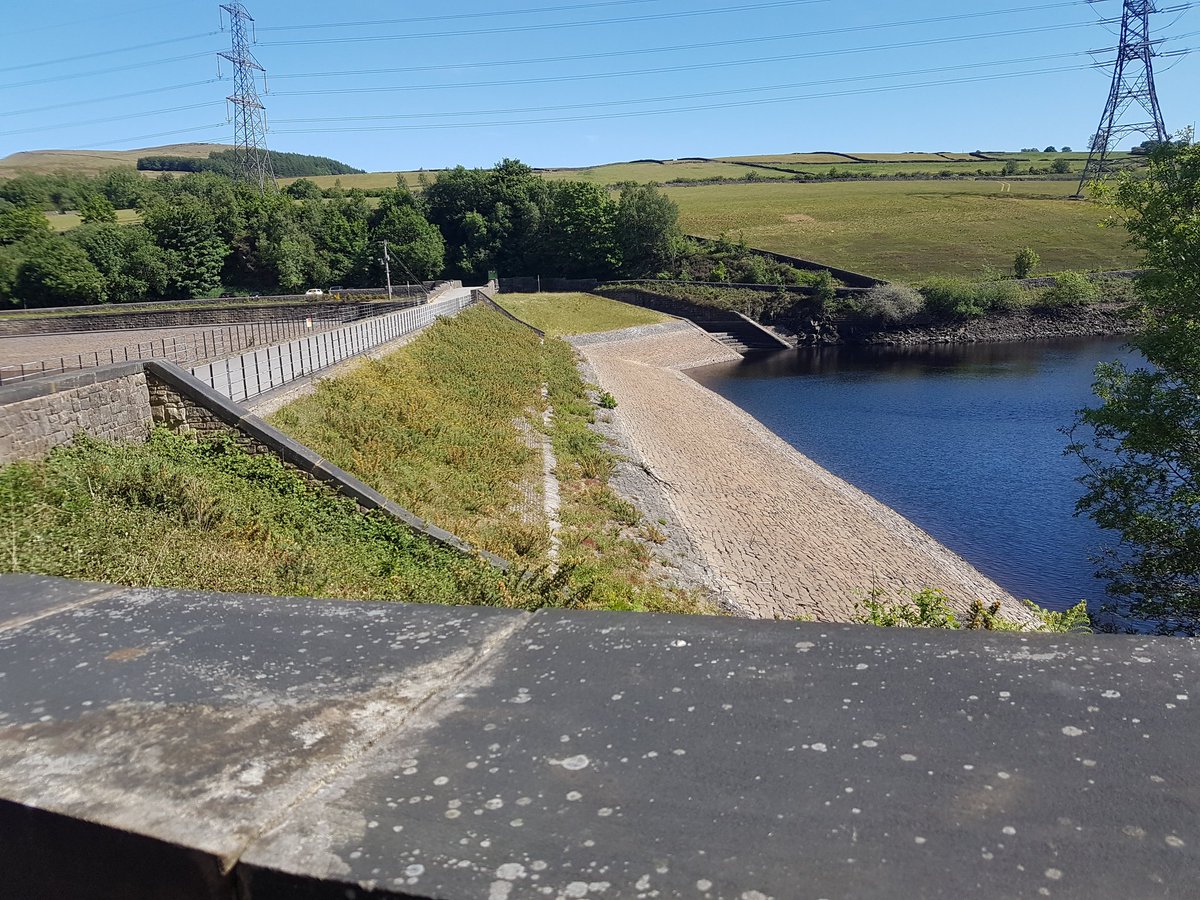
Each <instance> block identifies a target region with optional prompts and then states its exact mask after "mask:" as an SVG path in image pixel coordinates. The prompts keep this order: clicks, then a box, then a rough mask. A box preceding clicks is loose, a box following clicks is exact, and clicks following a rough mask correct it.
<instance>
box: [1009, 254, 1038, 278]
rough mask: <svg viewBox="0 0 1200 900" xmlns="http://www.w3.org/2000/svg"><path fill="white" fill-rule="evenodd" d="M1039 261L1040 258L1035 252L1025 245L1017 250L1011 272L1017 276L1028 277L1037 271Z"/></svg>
mask: <svg viewBox="0 0 1200 900" xmlns="http://www.w3.org/2000/svg"><path fill="white" fill-rule="evenodd" d="M1041 263H1042V258H1041V257H1040V256H1038V255H1037V252H1036V251H1035V250H1034V249H1033V248H1032V247H1025V248H1023V249H1021V250H1019V251H1018V252H1017V257H1016V259H1014V260H1013V272H1015V273H1016V276H1017V277H1018V278H1028V277H1029V276H1030V275H1032V274H1033V273H1034V272H1036V271H1037V267H1038V266H1039V265H1041Z"/></svg>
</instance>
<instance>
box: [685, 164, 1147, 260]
mask: <svg viewBox="0 0 1200 900" xmlns="http://www.w3.org/2000/svg"><path fill="white" fill-rule="evenodd" d="M1074 191H1075V186H1074V184H1072V183H1069V182H1044V181H1032V182H1031V181H1013V182H1009V183H1004V182H998V181H946V182H943V181H882V182H840V183H836V182H835V183H825V184H738V185H710V186H703V187H686V188H671V189H668V193H669V194H670V196H671V198H672V199H673V200H674V201H675V202H676V203H678V204H679V209H680V218H681V223H682V225H683V227H684V230H686V231H688V232H689V233H691V234H697V235H701V236H703V237H716V236H718V235H720V234H722V233H728V234H730V235H731V236H733V237H735V238H736V237H739V236H741V237H743V238H744V239H745V241H746V243H747V244H749V245H750V246H751V247H757V248H759V249H763V250H772V251H775V252H777V253H786V254H788V255H791V256H800V257H804V258H807V259H814V260H819V261H820V262H823V263H828V264H830V265H835V266H840V267H843V268H848V269H852V270H855V271H860V272H865V273H867V274H870V275H877V276H880V277H883V278H889V279H896V280H902V281H914V280H919V279H921V278H923V277H925V276H928V275H933V274H961V275H978V274H980V272H981V271H982V270H983V269H984V267H985V266H993V267H996V268H1000V269H1008V268H1009V267H1011V265H1012V260H1013V256H1014V255H1015V254H1016V252H1017V251H1018V250H1019V249H1021V248H1022V247H1026V246H1028V247H1032V248H1033V249H1034V250H1036V251H1037V252H1038V254H1039V255H1040V256H1041V258H1042V268H1043V270H1045V271H1059V270H1067V269H1101V270H1103V269H1121V268H1128V267H1130V266H1133V265H1135V264H1136V262H1137V255H1136V254H1135V253H1134V252H1133V251H1132V250H1131V249H1130V248H1129V247H1128V246H1127V243H1126V235H1125V231H1124V230H1123V229H1120V228H1102V227H1100V226H1101V222H1102V221H1103V220H1104V219H1105V217H1106V215H1107V213H1106V211H1105V210H1104V209H1103V208H1101V207H1099V206H1097V205H1095V204H1093V203H1090V202H1080V201H1075V200H1070V199H1068V198H1069V197H1070V195H1071V194H1073V193H1074Z"/></svg>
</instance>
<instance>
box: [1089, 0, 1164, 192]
mask: <svg viewBox="0 0 1200 900" xmlns="http://www.w3.org/2000/svg"><path fill="white" fill-rule="evenodd" d="M1156 12H1158V9H1157V8H1156V7H1155V5H1154V0H1124V11H1123V12H1122V14H1121V45H1120V47H1119V48H1118V49H1117V60H1116V64H1115V65H1114V67H1113V80H1112V88H1111V90H1109V92H1108V103H1107V105H1106V106H1105V107H1104V115H1103V116H1101V117H1100V126H1099V127H1098V128H1097V129H1096V136H1095V137H1094V138H1093V139H1092V146H1091V148H1090V149H1091V155H1090V156H1089V157H1088V162H1087V166H1086V167H1085V168H1084V170H1083V177H1082V178H1081V179H1080V181H1079V195H1080V196H1082V195H1083V192H1084V188H1086V187H1087V185H1088V183H1089V182H1092V181H1094V180H1096V179H1097V178H1100V177H1102V176H1104V175H1107V174H1108V173H1109V172H1111V171H1112V170H1113V164H1112V154H1113V152H1114V151H1115V150H1116V149H1117V146H1118V145H1119V144H1120V142H1121V140H1122V138H1126V137H1128V136H1129V135H1131V134H1144V135H1145V136H1146V137H1147V138H1149V139H1150V140H1152V141H1158V142H1159V143H1163V142H1165V141H1166V140H1167V127H1166V125H1165V124H1164V123H1163V115H1162V109H1161V108H1160V107H1159V105H1158V92H1157V91H1156V90H1155V88H1154V57H1155V55H1156V54H1155V51H1154V42H1153V41H1152V40H1151V39H1150V16H1151V15H1153V14H1154V13H1156ZM1133 108H1137V109H1138V110H1139V112H1144V113H1145V118H1143V116H1142V115H1140V114H1139V115H1137V116H1133V117H1131V116H1129V115H1128V113H1129V112H1130V110H1131V109H1133ZM1126 119H1131V120H1130V121H1126Z"/></svg>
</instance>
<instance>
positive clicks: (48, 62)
mask: <svg viewBox="0 0 1200 900" xmlns="http://www.w3.org/2000/svg"><path fill="white" fill-rule="evenodd" d="M217 34H220V32H219V31H206V32H204V33H203V34H189V35H186V36H185V37H177V38H167V39H166V40H162V41H151V42H150V43H148V44H133V45H131V46H129V47H116V48H114V49H112V50H97V51H96V52H95V53H80V54H78V55H76V56H63V57H59V58H58V59H41V60H38V61H37V62H30V63H23V64H22V65H19V66H8V67H7V68H4V69H0V72H16V71H19V70H22V69H32V68H34V67H36V66H61V65H62V64H63V63H69V62H76V61H78V60H81V59H95V58H96V57H98V56H112V55H114V54H117V53H131V52H132V51H134V50H149V49H150V48H152V47H164V46H166V45H167V44H182V43H184V42H185V41H197V40H199V39H200V38H208V37H213V36H214V35H217Z"/></svg>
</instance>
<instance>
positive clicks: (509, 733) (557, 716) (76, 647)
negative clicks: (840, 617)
mask: <svg viewBox="0 0 1200 900" xmlns="http://www.w3.org/2000/svg"><path fill="white" fill-rule="evenodd" d="M1198 676H1200V645H1198V644H1197V642H1195V641H1186V640H1178V639H1166V638H1150V637H1142V636H1138V637H1125V636H1091V635H1071V636H1061V635H1060V636H1041V635H1003V634H986V633H982V634H981V633H957V632H924V631H911V630H905V631H881V630H877V629H872V628H865V627H861V626H823V625H815V624H797V623H787V622H779V623H777V622H754V621H746V620H736V619H714V618H688V617H670V616H643V615H629V614H614V613H577V612H563V611H543V612H539V613H536V614H528V613H519V612H513V611H505V610H495V609H478V608H450V607H435V606H413V605H404V604H376V603H348V602H335V601H316V600H301V599H282V598H269V597H242V596H229V595H216V594H203V593H196V592H188V591H156V590H132V589H123V588H109V587H104V586H96V585H86V584H80V583H77V582H67V581H61V580H57V579H41V578H32V577H25V576H6V577H0V685H2V686H3V687H2V690H0V860H3V861H4V863H5V864H4V865H3V866H2V867H0V893H2V894H3V895H4V896H9V897H20V898H22V900H40V898H47V900H49V898H54V900H60V898H63V897H72V898H75V900H92V898H106V900H107V898H113V900H116V898H120V900H130V898H132V900H140V898H147V900H149V898H163V897H171V898H183V900H190V898H221V900H233V898H238V900H259V898H285V897H286V898H322V900H323V898H338V900H342V898H354V897H360V898H365V897H372V898H397V900H399V898H409V900H411V898H438V900H467V898H480V897H489V898H493V900H499V898H506V900H518V898H540V897H548V898H555V900H567V898H574V900H579V898H592V900H625V898H628V900H634V898H637V900H649V898H652V897H658V898H672V897H679V898H683V897H687V898H705V900H792V898H801V897H803V898H822V897H824V898H851V897H853V898H856V900H884V898H886V900H893V898H896V897H930V898H932V897H954V898H958V897H979V898H1024V897H1027V898H1034V900H1037V898H1041V897H1052V898H1078V900H1107V898H1113V900H1128V898H1133V897H1136V898H1140V900H1150V898H1175V897H1186V896H1191V894H1192V893H1193V892H1194V888H1195V884H1196V881H1195V878H1196V872H1197V871H1200V787H1197V784H1196V780H1195V778H1194V771H1193V769H1194V766H1193V764H1192V755H1191V753H1190V752H1189V747H1190V744H1191V741H1192V739H1193V737H1194V735H1195V734H1196V732H1197V729H1198V728H1200V716H1198V714H1197V709H1196V703H1197V700H1198V699H1200V698H1197V696H1196V687H1197V678H1198Z"/></svg>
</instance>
